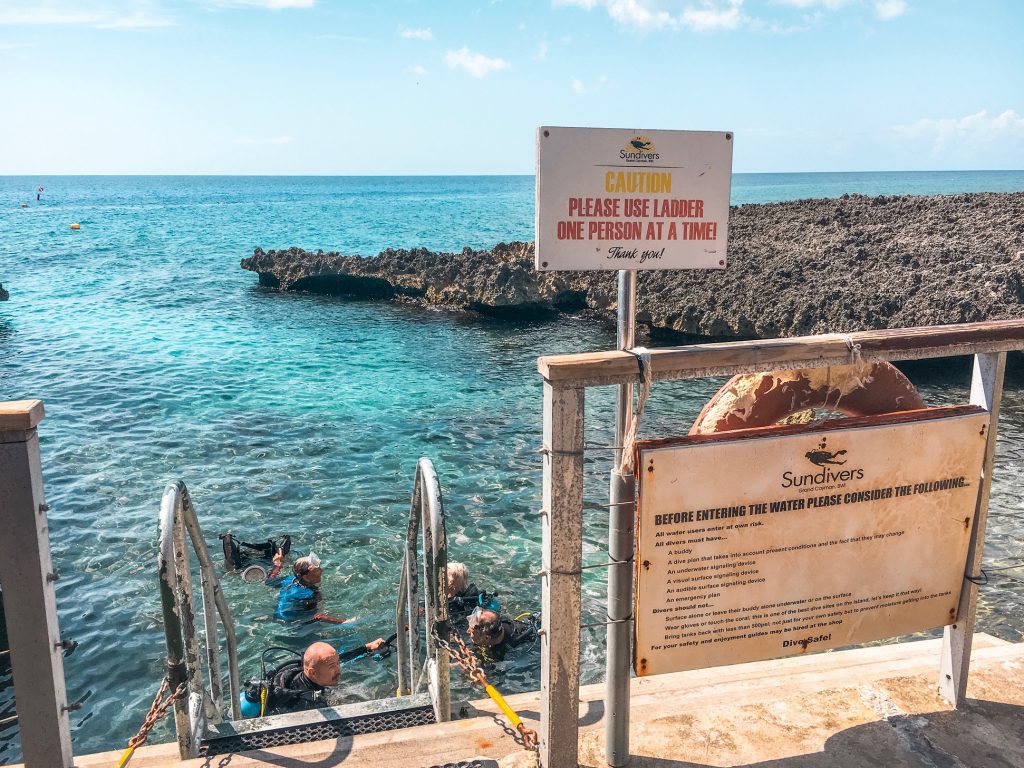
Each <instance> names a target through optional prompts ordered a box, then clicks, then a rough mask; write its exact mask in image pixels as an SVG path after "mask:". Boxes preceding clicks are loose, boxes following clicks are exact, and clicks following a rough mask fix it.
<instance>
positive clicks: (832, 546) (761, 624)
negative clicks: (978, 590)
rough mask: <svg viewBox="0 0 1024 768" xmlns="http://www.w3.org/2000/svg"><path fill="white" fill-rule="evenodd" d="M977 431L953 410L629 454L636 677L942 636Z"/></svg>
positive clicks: (970, 510) (978, 451)
mask: <svg viewBox="0 0 1024 768" xmlns="http://www.w3.org/2000/svg"><path fill="white" fill-rule="evenodd" d="M837 424H838V425H842V424H843V422H837ZM987 424H988V414H987V413H986V412H984V411H983V410H981V409H979V408H977V407H975V406H959V407H949V408H934V409H929V410H926V411H915V412H913V413H912V414H888V415H886V416H875V417H867V418H864V419H854V420H847V424H846V425H845V426H835V427H831V428H829V427H827V426H819V427H816V428H810V429H808V428H806V427H767V428H764V429H752V430H745V431H743V432H739V433H734V434H733V435H729V434H725V435H716V436H701V437H692V438H683V439H680V440H677V441H655V442H653V443H641V444H639V445H638V451H639V461H638V464H637V473H638V475H639V502H640V504H639V512H638V515H639V519H638V531H637V551H636V562H637V589H636V605H635V616H636V625H635V626H636V630H635V631H636V643H635V657H634V666H635V669H636V672H637V674H638V675H652V674H659V673H662V672H674V671H679V670H684V669H696V668H702V667H712V666H718V665H724V664H733V663H737V662H744V661H757V660H762V659H770V658H776V657H781V656H789V655H794V654H800V653H804V652H806V651H816V650H821V649H825V648H834V647H838V646H844V645H850V644H853V643H862V642H867V641H870V640H876V639H880V638H884V637H895V636H897V635H903V634H908V633H911V632H916V631H919V630H923V629H928V628H931V627H939V626H943V625H946V624H951V623H954V622H955V621H956V611H957V604H958V602H959V597H960V588H961V585H962V583H963V577H964V567H965V564H966V559H967V547H968V542H969V539H970V534H971V523H972V521H973V519H974V515H975V505H976V502H977V497H978V483H979V478H980V475H981V467H982V460H983V454H984V448H985V434H986V428H987Z"/></svg>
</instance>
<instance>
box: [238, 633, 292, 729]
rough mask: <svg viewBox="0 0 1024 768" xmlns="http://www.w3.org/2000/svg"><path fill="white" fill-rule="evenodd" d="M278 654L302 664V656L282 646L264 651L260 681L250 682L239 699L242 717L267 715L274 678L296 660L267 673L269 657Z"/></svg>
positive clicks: (261, 660) (261, 658)
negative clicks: (297, 660)
mask: <svg viewBox="0 0 1024 768" xmlns="http://www.w3.org/2000/svg"><path fill="white" fill-rule="evenodd" d="M268 654H276V655H278V656H280V655H282V654H284V655H289V656H292V657H295V658H297V659H299V661H300V662H301V660H302V654H301V653H299V652H298V651H296V650H293V649H291V648H285V647H283V646H280V645H272V646H270V647H269V648H266V649H264V651H263V653H261V654H260V679H259V680H257V681H256V682H249V683H247V684H246V686H245V690H244V691H243V692H242V693H241V694H240V695H239V697H238V704H239V706H238V709H239V711H240V712H241V715H242V717H263V715H265V714H266V710H267V704H268V702H269V699H270V687H271V685H273V682H274V676H275V675H277V673H278V672H279V671H280V670H281V668H282V667H284V666H285V665H286V664H293V663H294V659H291V660H289V661H286V662H284V663H283V664H278V666H276V667H274V668H273V669H271V670H270V671H269V672H268V671H267V655H268Z"/></svg>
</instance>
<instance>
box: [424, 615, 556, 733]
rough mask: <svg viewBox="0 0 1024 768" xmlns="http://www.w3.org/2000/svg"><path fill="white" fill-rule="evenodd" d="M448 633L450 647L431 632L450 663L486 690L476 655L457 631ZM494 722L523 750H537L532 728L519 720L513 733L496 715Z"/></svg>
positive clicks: (486, 685)
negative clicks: (453, 663) (452, 641)
mask: <svg viewBox="0 0 1024 768" xmlns="http://www.w3.org/2000/svg"><path fill="white" fill-rule="evenodd" d="M450 633H451V634H450V637H452V638H454V639H455V645H452V643H451V642H450V641H449V640H445V639H444V638H442V637H441V636H440V635H439V634H438V633H437V631H436V630H435V631H434V632H433V637H434V642H436V643H437V644H438V645H439V646H441V647H442V648H444V649H445V650H446V651H448V655H449V656H450V657H451V659H452V661H454V662H455V663H456V664H458V665H459V667H460V668H461V669H462V671H463V672H464V673H465V674H466V676H467V677H468V678H469V679H470V680H472V681H473V682H475V683H479V684H480V685H481V686H483V687H484V688H485V689H486V688H488V687H489V685H490V684H489V683H488V682H487V675H486V674H485V673H484V670H483V668H481V666H480V662H479V661H478V660H477V658H476V654H474V653H473V651H471V650H470V649H469V647H467V645H466V643H465V642H464V641H463V639H462V636H461V635H460V634H459V633H458V631H457V630H455V629H454V628H451V629H450ZM499 695H500V694H499ZM492 698H493V697H492ZM505 706H507V705H505ZM494 721H495V722H496V723H498V724H499V725H500V726H501V727H502V729H503V730H504V731H505V732H506V733H508V734H509V735H510V736H512V738H513V739H514V740H515V742H516V743H517V744H519V745H520V746H521V747H522V748H523V749H527V750H533V751H535V750H536V749H537V747H538V744H539V738H538V736H537V732H536V731H535V730H533V729H532V728H527V727H526V724H525V723H524V722H522V721H521V720H520V721H519V723H518V724H517V725H516V730H514V731H513V730H512V729H511V728H509V727H508V726H506V725H505V724H504V723H503V722H502V721H501V719H500V718H499V717H498V716H497V715H494Z"/></svg>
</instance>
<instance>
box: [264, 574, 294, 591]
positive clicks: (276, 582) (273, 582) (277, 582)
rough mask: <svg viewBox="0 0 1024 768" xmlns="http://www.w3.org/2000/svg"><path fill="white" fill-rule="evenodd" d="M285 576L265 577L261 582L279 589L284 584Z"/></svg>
mask: <svg viewBox="0 0 1024 768" xmlns="http://www.w3.org/2000/svg"><path fill="white" fill-rule="evenodd" d="M287 578H288V577H287V576H275V577H274V578H272V579H265V580H264V581H263V583H264V584H266V585H267V586H268V587H274V588H275V589H280V588H281V587H282V586H283V585H284V581H285V579H287Z"/></svg>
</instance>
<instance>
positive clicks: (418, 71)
mask: <svg viewBox="0 0 1024 768" xmlns="http://www.w3.org/2000/svg"><path fill="white" fill-rule="evenodd" d="M406 71H407V72H409V73H410V74H413V75H418V76H420V77H422V76H423V75H425V74H427V68H426V67H421V66H420V65H419V64H415V65H414V66H411V67H409V69H408V70H406Z"/></svg>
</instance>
